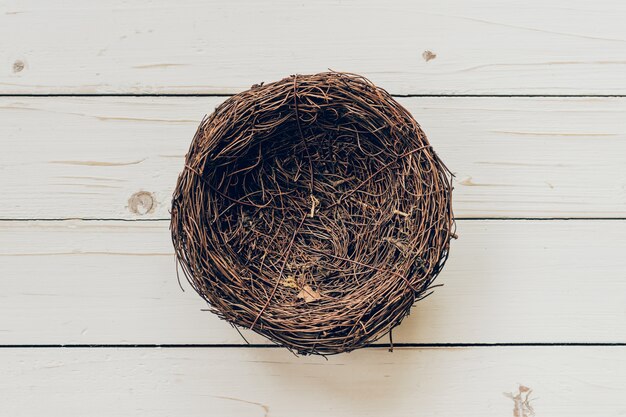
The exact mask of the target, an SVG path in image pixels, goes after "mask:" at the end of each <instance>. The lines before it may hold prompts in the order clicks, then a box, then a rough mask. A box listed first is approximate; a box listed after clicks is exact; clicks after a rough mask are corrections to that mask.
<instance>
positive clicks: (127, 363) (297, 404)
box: [0, 347, 626, 417]
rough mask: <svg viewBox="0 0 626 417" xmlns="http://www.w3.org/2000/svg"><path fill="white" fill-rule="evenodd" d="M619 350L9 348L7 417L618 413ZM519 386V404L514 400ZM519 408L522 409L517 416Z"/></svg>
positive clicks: (1, 359) (4, 363) (611, 416)
mask: <svg viewBox="0 0 626 417" xmlns="http://www.w3.org/2000/svg"><path fill="white" fill-rule="evenodd" d="M625 349H626V348H624V347H602V348H601V347H595V348H589V347H543V348H469V349H396V350H395V351H394V352H393V353H389V352H387V350H386V349H366V350H361V351H358V352H354V353H350V354H347V355H341V356H337V357H331V358H329V360H328V361H325V360H324V359H323V358H319V357H318V358H311V357H306V358H296V357H294V356H293V355H291V354H289V353H288V352H286V351H283V350H279V349H249V348H248V349H247V348H243V349H121V350H116V349H30V350H29V349H11V350H4V351H2V352H0V353H1V354H0V368H1V369H2V378H0V392H1V393H2V398H3V400H2V405H1V406H0V407H1V408H2V411H3V414H5V415H9V416H18V415H19V416H24V417H39V416H42V415H59V416H67V417H82V416H85V415H89V416H122V417H123V416H150V417H160V416H163V417H169V416H186V417H195V416H197V417H200V416H202V417H204V416H246V417H253V416H259V417H294V416H302V417H307V416H310V417H319V416H328V417H339V416H359V417H379V416H403V417H427V416H467V417H513V416H515V417H530V416H531V415H532V414H530V412H529V409H528V407H527V406H525V405H524V404H523V400H524V399H526V395H528V405H529V406H530V407H532V409H533V410H534V412H535V413H536V416H564V417H565V416H567V417H589V416H603V417H617V416H622V415H624V414H625V413H626V403H625V402H624V391H625V390H626V355H625V354H624V353H625V352H624V350H625ZM520 385H521V386H522V388H521V390H522V391H525V389H524V388H523V387H526V388H528V389H530V390H531V391H526V392H523V393H522V401H518V402H517V403H516V401H514V400H513V399H512V398H511V395H513V397H515V396H516V395H517V394H519V393H520ZM514 410H518V414H515V411H514Z"/></svg>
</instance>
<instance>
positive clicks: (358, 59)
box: [0, 0, 626, 94]
mask: <svg viewBox="0 0 626 417" xmlns="http://www.w3.org/2000/svg"><path fill="white" fill-rule="evenodd" d="M625 20H626V4H625V3H624V2H623V1H621V0H597V1H594V2H592V3H590V2H588V1H585V0H552V1H544V0H523V1H522V0H513V1H506V2H502V1H498V0H472V1H465V0H439V1H430V0H419V1H414V0H389V1H381V0H368V1H356V0H351V1H345V0H319V1H305V2H299V3H297V4H294V3H293V2H291V1H288V0H282V1H281V0H279V1H272V2H270V3H268V2H258V1H254V0H248V1H237V2H228V1H223V0H219V1H206V0H193V1H192V0H188V1H177V2H175V3H172V2H170V1H167V0H156V1H155V0H139V1H133V2H130V3H129V2H126V1H122V0H117V1H113V2H97V1H84V0H66V1H63V2H52V3H51V2H48V1H45V0H30V1H21V0H20V1H17V0H10V1H4V2H3V3H2V5H1V6H0V62H2V63H3V69H2V70H1V71H0V92H1V93H29V94H30V93H36V94H40V93H140V94H141V93H232V92H237V91H240V90H242V89H244V88H248V87H249V86H250V85H252V84H254V83H257V82H260V81H266V82H267V81H273V80H276V79H280V78H282V77H284V76H287V75H289V74H293V73H296V72H298V73H310V72H318V71H324V70H326V69H327V68H332V69H336V70H343V71H352V72H359V73H362V74H363V75H366V76H368V77H370V78H371V79H372V80H373V81H375V82H376V83H378V84H380V85H381V86H383V87H385V88H387V89H388V90H389V91H391V92H392V93H396V94H440V93H445V94H463V93H472V94H626V59H625V57H626V26H625V25H624V24H623V22H624V21H625Z"/></svg>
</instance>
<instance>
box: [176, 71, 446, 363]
mask: <svg viewBox="0 0 626 417" xmlns="http://www.w3.org/2000/svg"><path fill="white" fill-rule="evenodd" d="M451 190H452V186H451V174H450V172H449V171H448V169H447V168H446V167H445V166H444V164H443V163H442V162H441V160H440V159H439V158H438V156H437V155H436V153H435V152H434V150H433V149H432V147H431V145H430V144H429V143H428V140H427V138H426V135H425V134H424V132H423V131H422V129H421V128H420V126H419V125H418V123H417V122H416V121H415V120H414V119H413V117H412V116H411V115H410V114H409V112H408V111H407V110H406V109H405V108H404V107H402V106H401V105H400V104H399V103H398V102H396V101H395V100H394V99H393V98H392V97H391V96H390V95H389V94H388V93H387V92H386V91H384V90H382V89H380V88H378V87H376V86H375V85H373V84H372V83H371V82H370V81H368V80H367V79H365V78H363V77H361V76H358V75H354V74H346V73H337V72H327V73H321V74H315V75H297V76H291V77H288V78H285V79H283V80H281V81H278V82H274V83H271V84H266V85H263V84H261V85H255V86H253V87H252V88H251V89H250V90H248V91H244V92H242V93H240V94H237V95H235V96H233V97H230V98H229V99H227V100H226V101H224V102H223V103H222V104H221V105H220V106H218V107H217V108H216V110H215V112H214V113H213V114H211V115H210V116H209V117H208V118H205V119H204V120H203V121H202V122H201V124H200V126H199V128H198V130H197V132H196V134H195V137H194V138H193V142H192V143H191V147H190V149H189V152H188V153H187V156H186V160H185V167H184V170H183V171H182V173H181V174H180V176H179V178H178V183H177V185H176V189H175V192H174V196H173V201H172V210H171V214H172V221H171V232H172V239H173V243H174V247H175V250H176V256H177V259H178V262H179V264H180V265H181V267H182V270H183V271H184V274H185V276H186V277H187V279H188V280H189V282H190V283H191V285H192V286H193V288H194V289H195V290H196V291H197V292H198V294H200V295H201V296H202V297H203V298H204V299H205V300H206V301H207V302H208V303H209V305H210V308H211V310H212V311H213V312H215V313H216V314H217V315H219V316H220V317H221V318H223V319H225V320H228V321H229V322H230V323H232V324H233V325H236V326H240V327H243V328H249V329H252V330H254V331H255V332H257V333H260V334H262V335H263V336H265V337H267V338H269V339H271V340H272V341H274V342H276V343H279V344H281V345H283V346H285V347H287V348H289V349H290V350H292V351H295V352H297V353H300V354H321V355H329V354H335V353H340V352H345V351H350V350H353V349H356V348H359V347H362V346H364V345H366V344H369V343H371V342H373V341H375V340H377V339H379V338H380V337H382V336H383V335H385V334H386V333H389V332H390V331H391V329H392V328H393V327H394V326H397V325H398V324H400V322H401V321H402V319H403V318H404V317H405V316H406V315H407V314H408V313H409V310H410V308H411V306H412V305H413V303H414V302H415V301H416V300H419V299H421V298H424V297H425V296H426V295H428V294H429V293H430V289H431V288H432V283H433V280H434V279H435V277H436V276H437V274H438V273H439V272H440V271H441V269H442V267H443V265H444V262H445V261H446V259H447V257H448V249H449V242H450V239H451V238H452V237H454V220H453V217H452V208H451Z"/></svg>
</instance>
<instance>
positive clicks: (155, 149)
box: [0, 97, 626, 219]
mask: <svg viewBox="0 0 626 417" xmlns="http://www.w3.org/2000/svg"><path fill="white" fill-rule="evenodd" d="M222 100H223V98H218V97H211V98H180V97H178V98H177V97H149V98H145V97H143V98H137V97H134V98H133V97H108V98H68V97H42V98H32V97H4V98H0V141H1V143H2V150H3V151H2V153H0V174H1V175H2V181H1V182H0V191H1V192H2V204H1V205H0V218H3V219H12V218H26V219H32V218H35V219H55V218H114V219H137V218H150V219H155V218H160V219H167V218H169V212H168V210H169V207H170V199H171V193H172V190H173V187H174V185H175V183H176V178H177V176H178V173H179V172H180V171H181V169H182V167H183V157H184V154H185V153H186V151H187V149H188V146H189V143H190V141H191V138H192V136H193V134H194V133H195V130H196V127H197V125H198V123H199V120H200V119H201V118H202V117H203V115H204V114H206V113H210V112H212V111H213V109H214V107H215V106H216V105H217V104H219V102H221V101H222ZM400 101H401V103H402V104H404V105H405V106H406V107H407V108H408V109H409V110H410V111H411V112H412V113H413V114H414V116H415V117H416V119H417V120H418V121H419V122H420V123H421V124H422V126H423V127H424V129H425V130H426V132H427V134H428V135H429V138H430V140H431V142H432V144H433V146H434V147H435V149H436V150H437V152H438V153H439V154H440V155H441V156H442V158H443V160H444V161H445V162H446V164H447V165H448V166H449V167H450V168H451V169H452V171H454V172H455V173H456V181H455V190H454V195H453V198H454V209H455V214H456V216H457V217H533V218H534V217H624V216H625V215H626V169H624V166H625V164H626V158H625V156H624V155H626V98H567V99H563V98H472V97H469V98H436V97H430V98H402V99H400ZM141 191H145V192H149V193H151V194H152V196H153V197H154V204H152V203H151V202H146V201H147V200H137V201H139V202H140V203H141V201H143V203H144V205H142V204H137V201H135V204H134V205H133V204H129V199H131V196H133V195H134V194H135V193H137V192H141ZM148 200H149V199H148ZM132 201H133V200H131V202H132ZM146 211H148V212H147V213H146Z"/></svg>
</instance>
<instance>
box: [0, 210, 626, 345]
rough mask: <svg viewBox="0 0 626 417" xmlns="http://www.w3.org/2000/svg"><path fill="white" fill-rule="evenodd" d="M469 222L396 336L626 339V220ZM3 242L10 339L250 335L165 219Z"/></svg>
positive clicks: (7, 227)
mask: <svg viewBox="0 0 626 417" xmlns="http://www.w3.org/2000/svg"><path fill="white" fill-rule="evenodd" d="M458 233H459V236H460V238H459V240H457V241H454V242H453V244H452V256H451V257H450V259H449V261H448V264H447V265H446V268H445V269H444V271H443V273H442V274H441V276H440V277H439V278H438V281H437V283H439V284H444V286H443V287H442V288H437V289H436V291H435V293H434V294H433V295H431V296H430V297H428V298H426V299H425V300H423V301H421V302H419V303H417V304H416V307H414V309H413V310H412V314H411V316H409V318H407V319H406V320H405V321H404V323H402V325H401V326H400V327H399V328H397V329H396V331H394V341H395V342H396V343H537V342H539V343H553V342H585V343H593V342H602V343H606V342H611V343H615V342H619V343H626V334H625V333H624V332H623V331H622V330H623V329H624V326H625V325H626V279H625V272H624V271H626V259H625V258H624V257H623V252H624V248H626V221H583V220H576V221H515V222H513V221H499V220H490V221H471V220H466V221H460V222H459V224H458ZM0 248H2V249H1V253H0V276H1V277H2V279H1V280H0V300H1V302H0V345H9V344H135V343H137V344H196V343H197V344H238V343H241V344H243V343H244V342H243V340H242V339H241V337H240V336H239V334H238V333H237V332H236V331H235V330H234V329H232V328H231V327H230V326H229V325H227V324H226V322H222V321H220V320H218V319H217V318H216V317H215V316H214V315H213V314H211V313H209V312H206V311H201V309H204V308H206V305H205V303H204V302H203V301H202V300H201V299H200V298H199V297H198V296H197V295H196V294H195V292H194V291H193V290H192V289H191V288H190V287H189V285H187V283H186V282H185V283H183V285H184V288H185V289H186V291H185V292H182V291H181V289H180V288H179V286H178V283H177V280H176V271H175V266H174V256H173V253H172V252H173V251H172V248H171V243H170V237H169V231H168V223H167V222H165V221H158V222H116V221H102V222H97V221H88V222H85V221H63V222H42V221H39V222H0ZM244 335H245V336H246V338H247V339H248V340H249V341H250V342H251V343H267V340H266V339H264V338H261V337H259V336H256V335H255V334H253V333H252V332H250V331H244ZM381 342H382V343H386V342H388V340H387V339H386V338H384V339H383V340H381Z"/></svg>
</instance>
